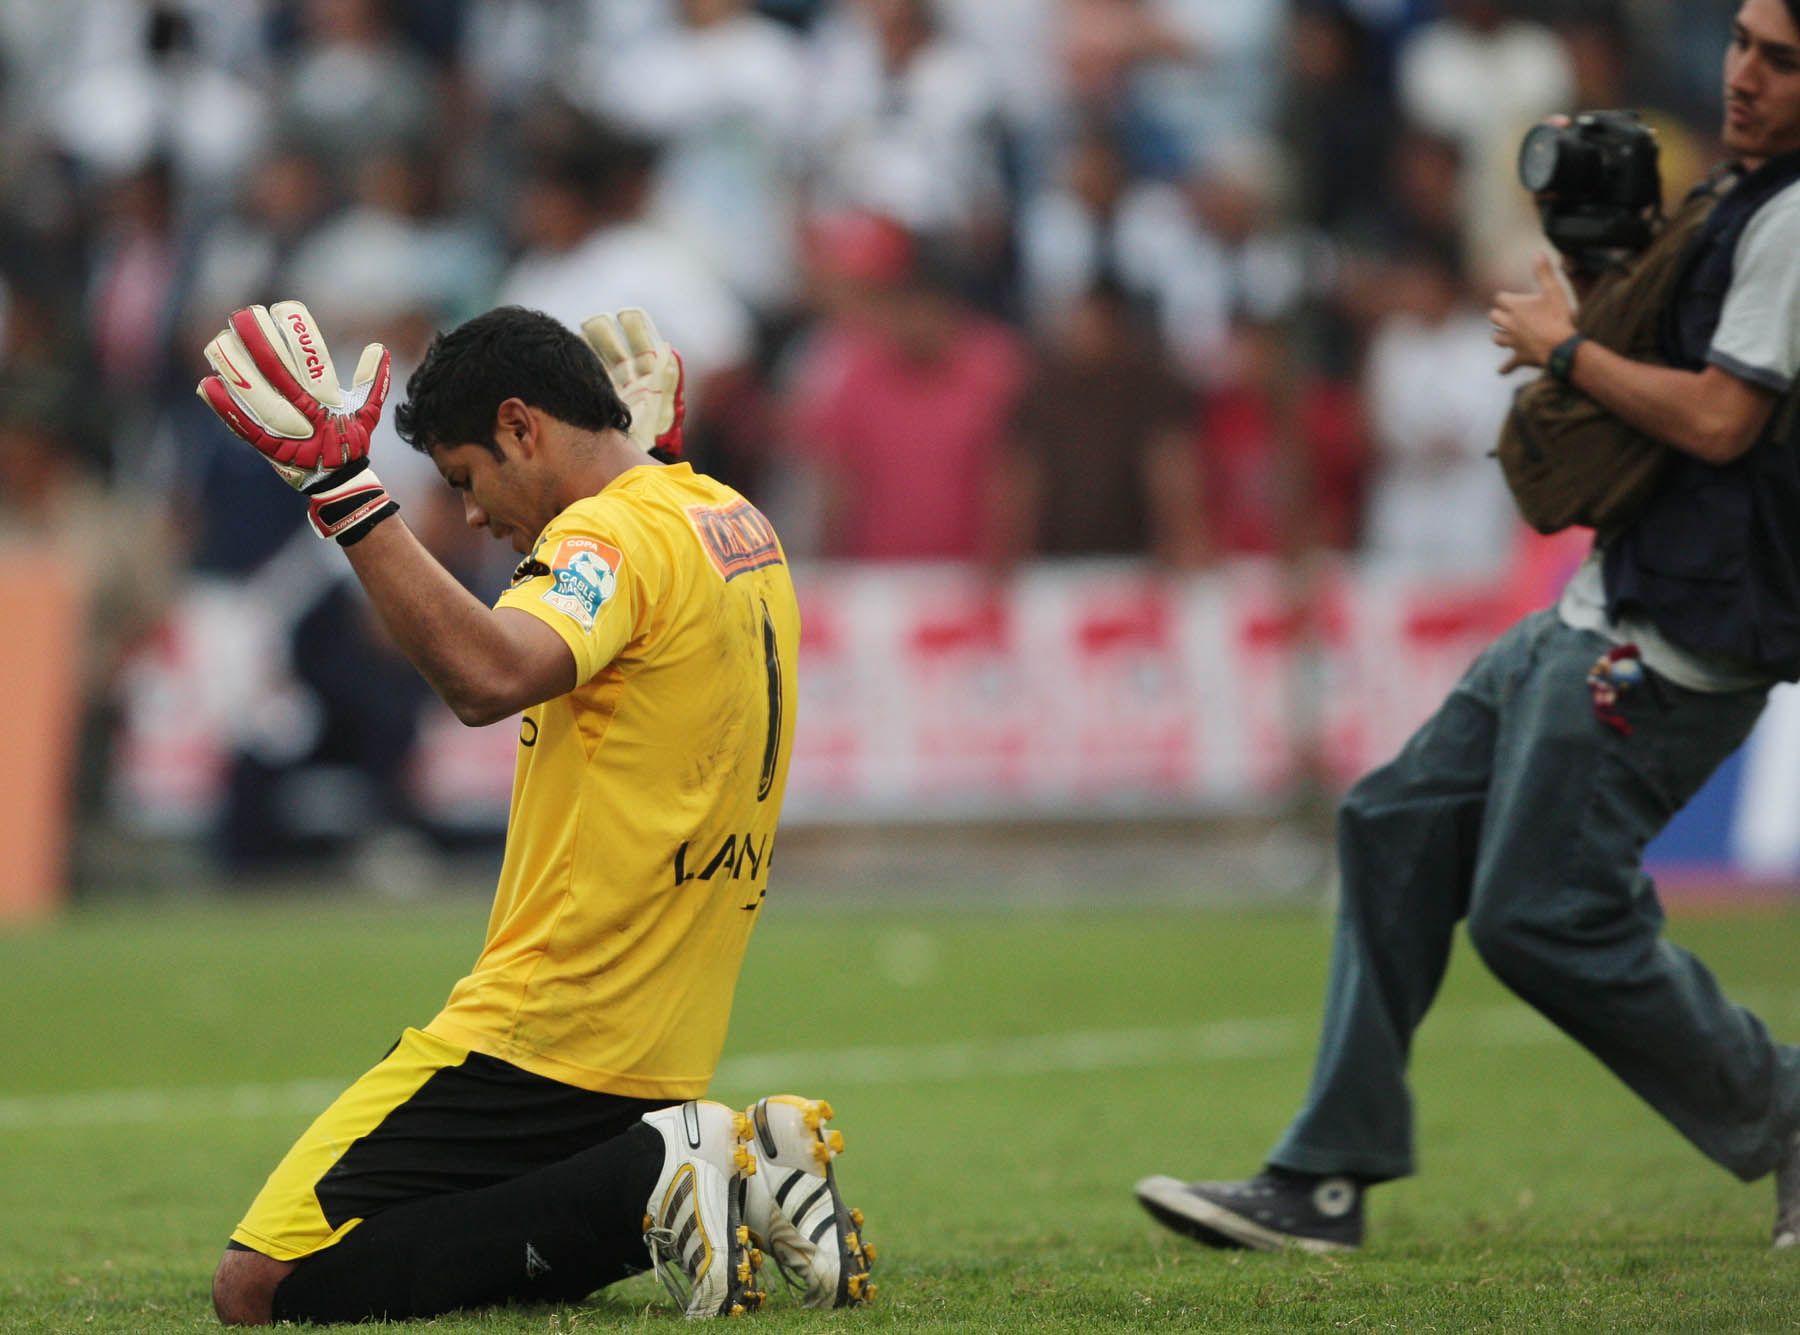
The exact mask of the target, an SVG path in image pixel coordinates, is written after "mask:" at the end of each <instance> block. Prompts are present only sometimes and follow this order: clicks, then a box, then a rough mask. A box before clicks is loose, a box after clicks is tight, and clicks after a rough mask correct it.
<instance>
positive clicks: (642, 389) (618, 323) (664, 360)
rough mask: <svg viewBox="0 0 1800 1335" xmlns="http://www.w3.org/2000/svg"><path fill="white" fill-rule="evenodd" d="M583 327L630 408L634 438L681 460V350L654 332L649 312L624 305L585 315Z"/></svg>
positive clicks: (641, 446) (683, 413) (683, 408)
mask: <svg viewBox="0 0 1800 1335" xmlns="http://www.w3.org/2000/svg"><path fill="white" fill-rule="evenodd" d="M581 332H582V336H583V337H585V338H586V339H587V341H588V346H589V347H590V348H592V349H593V350H594V352H595V353H596V354H597V355H598V356H599V358H600V364H601V365H602V366H604V367H605V368H606V374H607V377H608V378H609V379H610V380H611V381H612V383H613V388H614V389H615V390H617V391H618V395H619V397H620V398H621V399H623V400H624V402H625V406H626V407H627V408H628V409H630V410H631V439H632V441H633V442H634V443H635V444H636V445H637V446H638V448H639V449H641V450H643V451H644V453H646V454H648V453H649V452H650V451H651V450H653V449H660V450H662V451H663V452H664V453H665V454H667V455H668V456H669V457H670V458H671V459H679V458H680V457H681V427H682V423H683V422H684V420H685V419H686V417H687V400H686V397H685V392H684V391H685V388H686V372H685V370H684V369H683V367H682V364H681V354H680V353H679V352H677V351H675V349H674V348H672V347H670V346H669V345H668V343H667V342H666V341H665V340H664V339H663V337H662V335H661V334H659V333H657V332H656V324H655V322H654V321H653V320H651V318H650V313H649V312H648V311H646V310H644V309H643V308H642V307H639V306H627V307H626V308H625V309H624V310H622V311H620V312H618V314H616V315H595V316H591V317H589V318H588V319H586V320H583V321H582V322H581Z"/></svg>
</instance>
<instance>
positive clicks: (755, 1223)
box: [745, 1094, 875, 1307]
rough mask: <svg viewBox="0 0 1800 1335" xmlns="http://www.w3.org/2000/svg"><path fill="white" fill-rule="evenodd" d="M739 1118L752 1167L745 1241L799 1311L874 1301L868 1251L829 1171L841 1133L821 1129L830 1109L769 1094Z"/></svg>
mask: <svg viewBox="0 0 1800 1335" xmlns="http://www.w3.org/2000/svg"><path fill="white" fill-rule="evenodd" d="M746 1115H747V1116H748V1118H749V1120H750V1126H751V1131H752V1134H751V1138H750V1148H751V1152H752V1153H753V1154H754V1155H755V1156H756V1159H757V1163H758V1172H757V1173H756V1175H755V1176H754V1177H752V1178H751V1179H750V1182H749V1188H748V1191H747V1193H746V1196H747V1199H746V1202H745V1218H746V1219H747V1221H748V1222H749V1225H750V1233H751V1237H752V1239H753V1240H755V1241H756V1242H757V1243H758V1244H759V1245H760V1246H762V1247H765V1248H767V1249H768V1252H769V1254H770V1255H771V1256H773V1257H774V1258H775V1264H776V1265H777V1266H778V1267H780V1269H781V1275H782V1278H783V1279H785V1280H787V1282H788V1283H789V1284H790V1285H791V1286H793V1287H794V1288H797V1289H801V1290H804V1293H805V1296H804V1297H803V1298H802V1299H801V1301H802V1303H803V1304H804V1305H805V1306H807V1307H861V1306H862V1305H863V1304H865V1303H871V1302H874V1301H875V1285H874V1284H873V1283H871V1282H870V1280H869V1269H870V1267H871V1266H873V1265H874V1264H875V1247H874V1244H872V1243H869V1242H865V1241H863V1237H862V1226H863V1217H862V1211H861V1210H852V1209H849V1208H848V1207H846V1206H845V1204H844V1198H843V1197H842V1196H840V1195H839V1194H838V1188H837V1175H836V1174H835V1173H834V1172H833V1171H832V1167H831V1161H832V1160H833V1159H835V1158H836V1157H837V1156H838V1155H839V1154H841V1153H843V1149H844V1136H843V1133H842V1132H839V1131H828V1130H826V1128H825V1123H826V1122H827V1121H828V1120H829V1119H830V1118H831V1105H830V1104H829V1103H827V1102H826V1101H825V1100H824V1099H803V1098H799V1097H797V1096H795V1095H793V1094H775V1095H771V1096H770V1097H769V1098H766V1099H761V1100H758V1101H757V1102H756V1103H754V1104H752V1105H751V1106H750V1107H749V1108H748V1109H747V1110H746Z"/></svg>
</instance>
